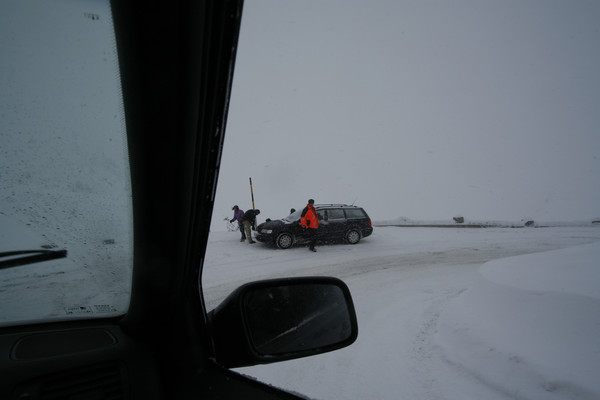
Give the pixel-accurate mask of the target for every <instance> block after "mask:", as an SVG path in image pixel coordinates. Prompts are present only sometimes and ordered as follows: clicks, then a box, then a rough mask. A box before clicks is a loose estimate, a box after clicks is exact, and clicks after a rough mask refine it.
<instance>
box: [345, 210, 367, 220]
mask: <svg viewBox="0 0 600 400" xmlns="http://www.w3.org/2000/svg"><path fill="white" fill-rule="evenodd" d="M346 216H347V217H348V219H350V218H365V213H364V212H363V210H362V209H360V208H351V209H346Z"/></svg>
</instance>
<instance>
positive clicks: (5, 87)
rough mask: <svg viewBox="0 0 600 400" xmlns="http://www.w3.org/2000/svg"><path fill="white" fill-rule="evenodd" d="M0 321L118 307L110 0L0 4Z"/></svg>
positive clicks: (122, 300) (125, 261)
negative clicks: (0, 60)
mask: <svg viewBox="0 0 600 400" xmlns="http://www.w3.org/2000/svg"><path fill="white" fill-rule="evenodd" d="M0 52H1V59H2V62H1V63H0V115H1V118H0V124H1V125H0V126H1V129H0V142H1V143H2V144H1V147H0V171H2V172H1V180H0V186H1V194H2V195H1V196H0V253H2V254H0V325H13V324H17V323H24V322H28V323H29V322H31V323H34V322H39V321H50V320H61V319H72V318H90V317H104V316H106V317H110V316H115V315H120V314H123V313H124V312H126V310H127V308H128V305H129V294H130V285H131V269H132V243H133V240H132V235H133V234H132V210H131V190H130V179H129V167H128V158H127V146H126V135H125V129H124V118H123V109H122V101H121V90H120V83H119V71H118V63H117V55H116V46H115V37H114V32H113V25H112V18H111V12H110V5H109V3H108V1H91V0H78V1H70V0H63V1H53V2H46V1H33V0H18V1H14V0H6V1H2V2H1V3H0Z"/></svg>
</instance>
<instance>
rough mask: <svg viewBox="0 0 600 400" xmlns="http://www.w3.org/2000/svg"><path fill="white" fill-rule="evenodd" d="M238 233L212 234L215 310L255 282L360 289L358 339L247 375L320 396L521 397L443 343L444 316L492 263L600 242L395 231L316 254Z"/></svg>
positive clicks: (209, 262) (543, 235)
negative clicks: (242, 239)
mask: <svg viewBox="0 0 600 400" xmlns="http://www.w3.org/2000/svg"><path fill="white" fill-rule="evenodd" d="M237 239H238V236H237V234H236V233H234V232H216V233H213V234H211V237H210V239H209V248H208V250H207V257H206V263H205V270H204V277H203V282H204V289H205V296H206V299H207V307H208V308H209V309H212V308H213V307H214V306H216V305H217V304H218V303H219V302H220V301H221V300H222V299H223V298H224V297H225V296H226V295H227V294H228V293H229V292H231V291H232V290H233V289H234V288H235V287H237V286H239V285H240V284H242V283H244V282H247V281H252V280H258V279H264V278H270V277H282V276H302V275H331V276H336V277H339V278H341V279H343V280H344V281H345V282H346V283H347V284H348V286H349V287H350V290H351V292H352V295H353V298H354V302H355V305H356V308H357V314H358V321H359V337H358V340H357V342H356V343H355V344H353V345H352V346H350V347H348V348H346V349H342V350H340V351H336V352H333V353H329V354H324V355H320V356H315V357H310V358H306V359H300V360H293V361H289V362H285V363H279V364H273V365H265V366H256V367H250V368H243V369H240V370H239V371H240V372H242V373H244V374H248V375H251V376H255V377H257V378H259V379H261V380H263V381H266V382H269V383H271V384H273V385H276V386H279V387H284V388H286V389H288V390H292V391H295V392H299V393H302V394H304V395H306V396H309V397H310V398H318V399H364V398H372V399H375V398H376V399H400V398H411V399H414V398H418V399H468V398H472V399H481V398H485V399H508V398H519V396H517V395H515V394H514V392H511V390H510V389H507V388H503V387H501V386H500V387H498V385H495V384H491V383H490V382H488V381H485V380H482V379H481V378H480V377H476V375H474V374H473V373H472V372H469V371H468V370H467V369H465V368H463V367H462V366H461V365H459V364H456V363H453V362H452V360H448V359H447V357H446V356H445V354H444V352H443V351H442V349H441V348H440V346H439V345H438V344H436V340H435V334H436V332H437V330H438V320H439V317H440V315H442V314H443V313H444V310H445V308H446V307H447V306H448V305H449V304H451V303H452V301H453V299H456V298H458V297H459V296H460V295H461V294H462V293H464V292H465V291H467V290H468V289H469V288H470V287H471V286H472V285H473V284H474V282H475V281H476V279H477V278H478V276H479V274H478V270H479V268H480V267H481V265H483V264H484V263H485V262H487V261H489V260H494V259H498V258H504V257H509V256H515V255H521V254H527V253H535V252H542V251H549V250H553V249H558V248H565V247H570V246H576V245H580V244H587V243H592V242H597V241H600V229H599V228H598V227H561V228H523V229H496V228H490V229H474V230H454V229H431V228H395V227H386V228H376V229H375V233H374V234H373V235H372V237H370V238H367V239H366V240H364V241H363V242H361V243H360V244H358V245H356V246H348V245H334V246H322V247H318V253H316V254H312V253H309V252H308V251H307V249H306V248H304V247H301V248H293V249H290V250H285V251H282V250H275V249H272V248H268V247H265V246H264V245H261V244H254V245H250V244H248V243H239V242H238V241H237ZM555 395H556V393H555V394H554V396H555ZM525 398H526V397H525ZM551 398H568V397H560V396H559V397H551Z"/></svg>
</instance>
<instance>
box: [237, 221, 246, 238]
mask: <svg viewBox="0 0 600 400" xmlns="http://www.w3.org/2000/svg"><path fill="white" fill-rule="evenodd" d="M238 227H239V228H240V232H242V238H241V239H240V241H241V242H243V241H244V240H246V232H244V224H242V223H241V222H238Z"/></svg>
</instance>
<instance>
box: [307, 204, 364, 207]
mask: <svg viewBox="0 0 600 400" xmlns="http://www.w3.org/2000/svg"><path fill="white" fill-rule="evenodd" d="M315 208H362V207H359V206H355V205H348V204H315Z"/></svg>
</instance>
